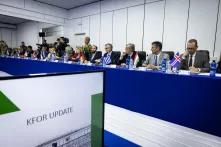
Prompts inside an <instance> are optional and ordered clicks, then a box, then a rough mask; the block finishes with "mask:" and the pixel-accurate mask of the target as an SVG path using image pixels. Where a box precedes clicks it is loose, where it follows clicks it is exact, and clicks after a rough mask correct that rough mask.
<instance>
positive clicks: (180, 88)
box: [0, 58, 221, 137]
mask: <svg viewBox="0 0 221 147" xmlns="http://www.w3.org/2000/svg"><path fill="white" fill-rule="evenodd" d="M101 69H103V70H105V71H106V72H105V73H106V74H105V81H106V82H105V102H106V103H108V104H112V105H115V106H118V107H122V108H125V109H128V110H131V111H134V112H138V113H141V114H145V115H148V116H152V117H155V118H159V119H162V120H165V121H169V122H172V123H176V124H178V125H182V126H185V127H189V128H192V129H196V130H199V131H203V132H206V133H209V134H213V135H216V136H219V137H221V92H220V90H221V78H220V77H214V78H212V77H209V76H199V75H191V76H190V75H177V74H165V73H161V72H154V71H136V70H128V69H122V68H104V67H99V66H87V65H78V64H68V63H55V62H46V61H36V60H27V59H12V58H0V71H5V72H8V73H10V74H12V75H28V74H34V73H52V72H75V71H90V70H101Z"/></svg>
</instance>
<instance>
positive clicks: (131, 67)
mask: <svg viewBox="0 0 221 147" xmlns="http://www.w3.org/2000/svg"><path fill="white" fill-rule="evenodd" d="M133 66H134V62H133V59H132V58H130V63H129V69H133Z"/></svg>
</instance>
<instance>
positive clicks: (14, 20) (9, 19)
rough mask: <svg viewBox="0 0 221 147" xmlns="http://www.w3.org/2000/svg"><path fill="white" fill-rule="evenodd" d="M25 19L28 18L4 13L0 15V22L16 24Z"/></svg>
mask: <svg viewBox="0 0 221 147" xmlns="http://www.w3.org/2000/svg"><path fill="white" fill-rule="evenodd" d="M26 21H28V20H26V19H22V18H17V17H11V16H6V15H0V23H5V24H12V25H17V24H20V23H23V22H26Z"/></svg>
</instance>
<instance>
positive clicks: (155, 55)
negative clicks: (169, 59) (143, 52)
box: [154, 55, 157, 66]
mask: <svg viewBox="0 0 221 147" xmlns="http://www.w3.org/2000/svg"><path fill="white" fill-rule="evenodd" d="M154 65H155V66H157V55H155V63H154Z"/></svg>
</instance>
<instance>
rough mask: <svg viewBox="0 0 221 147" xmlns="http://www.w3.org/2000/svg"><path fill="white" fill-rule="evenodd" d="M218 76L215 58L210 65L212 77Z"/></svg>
mask: <svg viewBox="0 0 221 147" xmlns="http://www.w3.org/2000/svg"><path fill="white" fill-rule="evenodd" d="M215 76H216V59H215V58H213V59H212V62H211V63H210V77H215Z"/></svg>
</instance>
